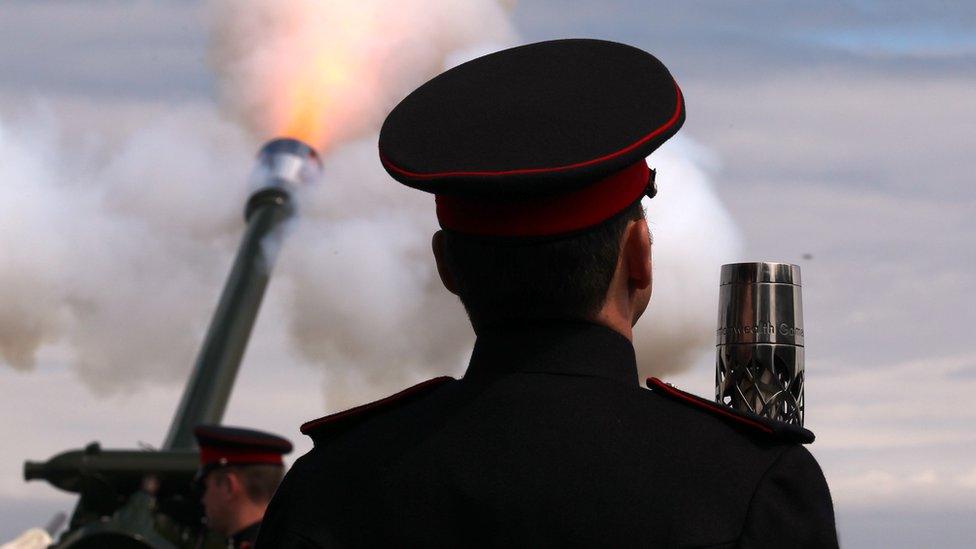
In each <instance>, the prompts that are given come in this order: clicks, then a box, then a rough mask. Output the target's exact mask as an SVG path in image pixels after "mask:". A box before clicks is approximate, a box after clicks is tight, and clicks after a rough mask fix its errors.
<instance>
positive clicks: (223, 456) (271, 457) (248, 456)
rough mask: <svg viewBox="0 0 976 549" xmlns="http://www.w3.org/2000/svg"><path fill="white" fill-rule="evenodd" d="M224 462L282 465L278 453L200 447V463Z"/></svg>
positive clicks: (282, 462)
mask: <svg viewBox="0 0 976 549" xmlns="http://www.w3.org/2000/svg"><path fill="white" fill-rule="evenodd" d="M212 463H225V464H227V465H234V464H235V463H236V464H255V463H267V464H272V465H283V464H284V461H283V460H282V459H281V454H280V453H274V452H255V451H254V450H233V449H229V448H209V447H203V448H200V465H210V464H212Z"/></svg>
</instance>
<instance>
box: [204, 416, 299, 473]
mask: <svg viewBox="0 0 976 549" xmlns="http://www.w3.org/2000/svg"><path fill="white" fill-rule="evenodd" d="M193 434H194V436H195V437H196V439H197V443H198V444H199V445H200V465H201V466H210V465H253V464H273V465H281V464H283V461H282V458H281V456H282V455H283V454H287V453H289V452H291V451H292V445H291V442H289V441H288V440H286V439H284V438H282V437H279V436H278V435H273V434H271V433H265V432H263V431H256V430H254V429H245V428H242V427H226V426H223V425H199V426H197V427H196V429H194V430H193Z"/></svg>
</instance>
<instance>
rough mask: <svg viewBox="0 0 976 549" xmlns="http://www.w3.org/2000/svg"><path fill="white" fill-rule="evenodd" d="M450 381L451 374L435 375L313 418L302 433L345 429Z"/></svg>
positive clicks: (313, 433)
mask: <svg viewBox="0 0 976 549" xmlns="http://www.w3.org/2000/svg"><path fill="white" fill-rule="evenodd" d="M448 381H454V378H452V377H450V376H441V377H435V378H434V379H428V380H427V381H423V382H421V383H418V384H416V385H414V386H413V387H408V388H406V389H404V390H402V391H400V392H399V393H396V394H393V395H390V396H388V397H386V398H382V399H380V400H377V401H375V402H370V403H367V404H362V405H360V406H356V407H355V408H350V409H348V410H343V411H342V412H337V413H335V414H331V415H327V416H324V417H320V418H318V419H313V420H311V421H308V422H306V423H304V424H303V425H302V427H301V431H302V434H303V435H308V436H310V437H312V438H313V439H315V438H319V437H321V436H323V435H327V434H330V433H335V432H337V431H341V430H342V429H345V428H347V427H349V426H351V425H353V424H355V423H359V422H361V421H363V420H365V419H367V418H369V417H372V416H373V415H375V414H376V413H378V412H381V411H383V410H388V409H390V408H391V407H393V405H401V404H406V403H408V402H410V401H413V400H415V399H417V398H419V397H421V396H423V395H425V394H427V393H428V392H430V391H431V390H433V389H435V388H437V387H439V386H441V385H443V384H444V383H447V382H448Z"/></svg>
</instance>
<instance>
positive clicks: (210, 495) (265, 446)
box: [193, 425, 292, 549]
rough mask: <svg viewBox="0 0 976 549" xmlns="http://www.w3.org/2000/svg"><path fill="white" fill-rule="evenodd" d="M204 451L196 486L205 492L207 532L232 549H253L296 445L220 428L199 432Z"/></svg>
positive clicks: (260, 434)
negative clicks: (285, 457)
mask: <svg viewBox="0 0 976 549" xmlns="http://www.w3.org/2000/svg"><path fill="white" fill-rule="evenodd" d="M193 434H194V435H195V436H196V439H197V443H198V444H199V446H200V471H199V472H198V474H197V481H198V482H199V484H200V485H201V487H202V488H203V498H202V500H203V510H204V514H205V515H206V517H207V527H208V528H209V529H210V530H211V531H213V532H215V533H216V534H218V535H220V536H224V537H226V538H227V547H228V548H234V549H249V548H250V547H252V546H253V544H254V540H255V539H256V538H257V535H258V528H259V527H260V526H261V520H262V518H263V517H264V512H265V510H266V509H267V507H268V502H269V501H270V500H271V496H272V495H274V492H275V490H276V489H277V488H278V484H280V483H281V477H282V476H284V472H285V471H284V462H283V461H282V455H284V454H287V453H288V452H291V449H292V446H291V443H290V442H288V441H287V440H285V439H283V438H281V437H279V436H275V435H272V434H269V433H263V432H261V431H255V430H252V429H241V428H237V427H224V426H221V425H200V426H199V427H197V428H196V429H194V431H193Z"/></svg>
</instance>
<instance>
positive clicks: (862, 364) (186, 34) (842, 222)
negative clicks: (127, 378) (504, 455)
mask: <svg viewBox="0 0 976 549" xmlns="http://www.w3.org/2000/svg"><path fill="white" fill-rule="evenodd" d="M510 20H511V23H512V25H513V26H514V29H515V31H516V33H517V39H516V40H517V42H523V43H525V42H533V41H538V40H545V39H552V38H564V37H594V38H603V39H610V40H617V41H621V42H626V43H629V44H633V45H635V46H638V47H641V48H643V49H645V50H647V51H649V52H652V53H653V54H654V55H656V56H657V57H658V58H660V59H661V60H662V61H664V63H665V64H666V65H667V66H668V67H669V68H670V69H671V71H672V73H673V74H674V76H675V77H676V79H677V81H678V82H679V84H680V85H681V87H682V90H683V92H684V95H685V97H686V101H687V111H688V116H687V121H686V123H685V125H684V127H683V129H682V130H681V133H682V135H683V136H686V137H687V138H688V139H689V140H690V141H691V142H693V143H694V144H695V146H696V147H697V149H696V150H697V151H698V153H697V154H698V158H699V160H698V162H699V163H700V164H702V165H704V166H705V167H706V168H707V171H708V173H709V174H710V178H711V181H712V185H713V186H714V190H715V193H716V194H717V196H718V198H719V199H720V200H721V202H722V203H723V204H724V207H725V208H726V209H727V211H728V213H729V214H730V216H731V218H732V219H733V220H734V221H735V224H736V225H737V226H738V231H739V233H740V234H741V240H742V243H743V247H742V249H741V252H740V253H741V257H740V258H737V259H738V260H741V261H753V260H775V261H786V262H792V263H796V264H798V265H800V266H801V268H802V270H803V299H804V315H805V317H804V320H805V327H806V367H807V385H806V391H807V397H806V398H807V416H806V421H807V426H808V427H809V428H810V429H811V430H813V431H814V432H815V433H816V434H817V441H816V442H815V443H814V444H813V445H812V446H811V447H810V449H811V451H812V452H813V453H814V455H815V456H816V457H817V459H818V460H819V462H820V463H821V465H822V467H823V469H824V472H825V475H826V477H827V479H828V482H829V484H830V486H831V490H832V494H833V497H834V502H835V509H836V512H837V518H838V527H839V532H840V536H841V541H842V544H843V546H845V547H918V546H921V545H923V544H924V545H927V546H936V547H967V546H970V545H971V544H972V543H973V542H974V540H976V520H974V519H976V458H974V456H976V427H974V426H973V425H974V423H976V406H974V404H973V400H972V395H973V394H976V352H974V351H973V350H972V347H971V343H970V342H971V340H972V338H971V337H968V336H967V335H966V333H968V330H969V329H971V327H972V326H973V325H976V303H974V299H973V297H972V288H973V287H974V285H976V275H974V267H976V216H974V215H973V212H976V193H974V191H973V190H972V186H971V178H972V174H973V173H976V160H974V155H973V154H972V151H971V148H972V143H973V140H974V138H976V99H974V97H973V94H972V90H973V89H976V6H973V5H972V4H971V3H967V2H921V1H916V2H871V1H849V2H837V1H832V2H816V3H812V2H809V3H795V2H774V1H759V2H718V1H716V2H681V3H674V2H648V1H636V0H635V1H629V2H628V1H607V0H604V1H600V2H587V1H578V2H560V1H555V0H542V1H529V0H522V1H519V2H516V3H515V5H514V8H513V10H512V12H511V14H510ZM207 21H208V20H207V11H206V10H205V9H204V7H203V6H201V5H199V4H198V3H195V2H170V3H162V2H149V1H123V0H111V1H95V0H76V1H70V2H54V1H39V2H38V1H24V0H12V1H7V2H4V5H3V7H2V8H0V35H2V36H4V37H5V39H4V40H3V41H2V42H0V75H3V76H2V78H0V129H8V130H9V129H10V128H20V130H19V131H20V133H19V134H17V135H22V134H24V132H27V133H28V134H29V133H30V132H29V131H27V130H24V129H23V128H28V129H30V128H34V127H36V128H39V129H38V131H39V132H41V133H44V132H43V131H41V130H45V131H46V130H49V129H50V128H52V127H54V128H56V135H55V136H54V137H50V136H47V137H45V136H43V135H42V136H40V137H37V138H36V139H37V140H43V139H47V140H48V141H51V142H54V143H55V144H56V147H54V148H53V149H52V150H58V151H64V152H63V154H64V155H65V156H66V157H70V156H72V155H79V154H81V153H82V152H83V151H86V150H93V151H95V152H94V153H92V155H91V156H92V158H94V159H95V160H92V161H93V162H94V161H96V160H97V159H98V158H99V154H100V153H99V151H105V150H110V149H112V147H116V146H119V144H120V143H121V144H125V143H132V135H133V134H139V135H142V134H140V132H141V131H142V129H143V128H144V127H146V126H147V125H152V126H153V127H156V126H158V125H159V124H160V120H163V121H164V122H165V124H163V126H164V127H165V128H169V129H168V130H166V131H171V132H196V133H199V134H200V135H206V136H210V137H208V139H210V140H209V141H207V140H204V141H202V142H204V143H211V142H215V141H219V140H222V139H225V138H227V139H239V137H237V136H238V134H237V133H235V132H234V130H233V129H228V128H227V127H226V126H227V125H228V122H227V121H226V120H224V119H223V118H221V117H219V116H216V115H213V114H212V111H213V110H214V109H213V105H214V104H215V103H216V102H217V100H218V82H217V79H216V77H215V75H214V74H213V71H212V70H211V68H210V66H209V65H208V44H209V42H208V40H209V39H208V36H209V35H208V33H209V32H210V30H209V29H210V27H209V26H208V23H207ZM38 121H41V122H38ZM52 121H53V122H52ZM160 131H163V130H160ZM228 136H231V137H228ZM190 137H192V136H188V139H189V138H190ZM31 139H34V138H31ZM201 139H202V138H201ZM241 139H244V138H241ZM244 140H245V141H246V139H244ZM2 141H3V140H2V134H0V143H2ZM32 142H33V141H32ZM137 143H143V144H144V145H143V146H142V148H141V150H145V151H146V152H145V154H146V155H151V154H152V152H153V148H152V143H154V142H153V141H152V140H143V141H138V142H137ZM208 150H209V149H208ZM219 160H220V159H219V158H218V159H217V160H215V161H213V166H211V165H210V164H207V168H208V169H213V170H215V171H217V170H220V169H221V163H220V162H219ZM60 161H61V159H53V158H52V162H60ZM652 165H653V162H652ZM239 171H240V168H237V167H228V168H227V169H226V173H227V174H228V176H234V177H236V176H237V175H239ZM218 175H219V176H224V172H220V174H218ZM662 175H663V174H662ZM0 184H10V183H9V182H2V183H0ZM675 184H676V185H677V184H680V183H679V182H675ZM661 192H662V193H665V192H667V189H666V188H663V187H662V190H661ZM160 199H162V198H160ZM226 203H227V205H217V206H214V208H215V210H216V213H215V217H217V218H219V219H221V220H225V219H232V218H233V216H234V215H237V214H238V212H237V210H236V208H237V206H238V204H240V197H239V196H231V197H229V198H227V200H226ZM0 211H2V210H0ZM651 221H652V223H653V221H654V219H653V217H652V219H651ZM228 223H229V222H228ZM201 230H203V229H201ZM208 230H210V229H209V228H208ZM213 230H214V231H217V233H218V234H220V235H223V236H221V238H223V239H224V240H228V241H232V240H233V238H234V232H233V226H230V228H226V227H224V226H222V225H221V226H217V227H216V228H214V229H213ZM220 231H224V232H220ZM655 237H656V239H657V242H660V240H661V239H662V238H663V237H664V235H661V234H656V235H655ZM0 242H2V240H0ZM656 245H658V244H656ZM218 249H220V250H223V249H224V248H218ZM2 253H3V250H0V254H2ZM0 259H2V256H0ZM217 259H218V260H225V261H226V260H228V255H227V253H226V251H222V252H219V253H217ZM215 261H216V260H215ZM221 280H222V278H221V277H217V278H216V279H214V278H213V277H211V278H206V277H203V279H201V280H200V281H199V283H200V288H201V289H200V290H199V291H200V295H201V296H214V297H213V299H215V298H216V295H217V292H218V291H219V287H220V284H221ZM715 283H716V284H717V276H716V277H715ZM2 291H4V290H0V292H2ZM6 291H8V292H12V291H14V290H13V289H8V290H6ZM664 291H665V290H664V289H661V288H656V292H659V293H660V292H664ZM200 302H201V304H200V306H199V308H198V309H193V310H188V311H180V312H181V313H183V312H185V313H186V314H188V315H191V316H192V318H193V320H192V322H196V323H197V324H202V323H203V322H205V319H206V316H207V314H208V312H207V310H208V307H209V306H210V305H209V304H208V303H207V302H206V299H205V298H201V300H200ZM289 306H290V302H289V300H288V298H287V295H286V294H285V293H284V292H283V291H278V290H276V289H275V287H274V285H273V286H272V289H271V291H269V295H268V299H267V301H266V303H265V306H264V309H263V310H262V314H261V316H260V317H259V320H258V323H257V325H256V327H255V331H254V338H253V339H252V343H251V346H250V347H249V349H248V354H247V357H246V359H245V361H244V364H243V365H242V368H241V372H240V375H239V377H238V381H237V385H236V387H235V391H234V394H233V396H232V399H231V403H230V407H229V409H228V413H227V417H226V422H227V423H232V424H233V423H236V424H244V425H261V426H262V427H263V428H268V429H269V430H274V431H277V432H282V433H286V434H290V435H291V436H292V437H293V438H294V439H295V440H296V443H297V446H298V450H299V452H301V451H304V450H305V449H307V448H308V443H307V442H306V441H303V440H299V436H298V435H297V432H296V426H297V425H298V424H300V423H301V422H302V421H304V420H306V419H309V418H313V417H317V416H319V415H321V414H322V413H323V412H324V410H328V409H331V408H330V406H331V407H334V406H335V403H330V402H329V401H328V398H327V397H323V390H322V386H321V385H322V382H323V381H322V380H323V374H322V373H321V372H320V371H318V370H316V369H315V367H314V366H312V365H310V364H308V361H307V360H304V359H303V358H302V357H300V356H294V357H293V358H294V360H292V361H290V362H289V363H288V364H285V365H280V362H281V356H282V351H281V349H282V348H287V347H289V342H288V336H287V335H286V334H284V333H282V332H281V330H277V329H275V328H276V326H278V325H279V324H281V323H283V322H285V318H286V316H287V309H288V307H289ZM653 307H654V305H653V302H652V305H651V311H650V313H649V316H648V317H647V318H646V319H645V320H644V322H652V323H653V322H665V321H666V319H661V318H660V317H656V316H654V314H653V311H654V309H653ZM2 328H3V325H2V324H0V329H2ZM67 355H68V353H67V351H66V350H65V348H64V346H63V345H59V344H58V343H57V342H54V343H52V344H49V345H45V346H42V347H41V348H40V350H39V351H38V355H37V360H36V363H35V365H34V366H33V367H32V368H22V367H18V368H14V367H6V366H4V365H0V412H2V413H0V417H3V418H4V419H3V421H2V423H0V437H2V438H3V439H4V440H5V441H7V443H5V444H3V445H2V448H0V539H6V538H10V537H13V536H14V535H16V533H17V532H19V531H22V530H24V529H26V528H27V527H30V526H35V525H40V524H43V523H44V522H46V521H47V519H48V518H49V517H50V515H52V514H53V513H55V512H56V511H58V510H68V509H69V508H70V506H71V502H72V498H71V497H69V496H66V495H63V494H61V493H59V492H57V491H55V490H54V489H52V488H50V487H48V486H46V485H44V484H39V483H30V484H26V483H23V482H21V480H20V477H19V475H20V470H19V467H20V462H21V461H22V460H23V459H34V460H37V459H46V458H48V457H50V456H51V455H53V454H55V453H57V452H59V451H62V450H65V449H68V448H74V447H80V446H82V445H84V444H85V443H87V442H89V441H91V440H100V441H101V442H102V443H103V445H104V446H108V447H112V446H114V447H132V446H133V445H135V444H136V443H137V442H139V441H142V442H145V443H148V444H158V442H159V439H160V438H161V437H162V434H163V432H164V431H165V429H166V427H167V425H168V422H169V418H170V417H171V413H172V409H173V407H174V406H175V402H176V400H177V399H178V397H179V392H180V385H181V383H182V381H181V380H182V376H183V375H185V373H186V371H187V367H186V366H179V367H172V368H170V369H163V370H165V371H157V372H155V373H153V374H152V375H147V374H146V372H143V371H141V370H138V368H137V367H136V366H135V365H134V366H133V372H138V373H139V376H141V377H140V379H145V380H146V381H145V382H143V383H140V384H136V385H133V386H131V387H128V388H126V389H125V390H114V391H104V390H100V389H99V386H98V385H97V384H92V383H90V382H89V381H86V380H85V379H83V378H82V377H79V373H78V370H77V369H76V368H75V367H74V366H72V365H71V364H69V361H68V359H67V358H66V357H67ZM274 364H279V365H278V366H274ZM157 369H159V368H157ZM89 373H90V372H89ZM113 375H118V374H117V373H115V374H113ZM123 375H124V374H123ZM139 376H137V377H139ZM713 376H714V370H713V364H712V363H711V362H710V360H709V359H708V357H707V349H706V353H705V355H703V358H702V360H700V362H699V364H697V365H695V366H694V367H693V368H691V369H690V370H687V371H685V372H683V373H680V374H675V375H673V376H672V377H671V378H670V379H669V380H668V381H671V382H673V383H675V384H676V385H677V386H679V387H683V388H685V389H687V390H690V391H692V392H695V393H697V394H701V395H704V396H710V394H711V392H712V390H713V387H712V383H713ZM310 380H311V381H310ZM375 396H383V395H375Z"/></svg>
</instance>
